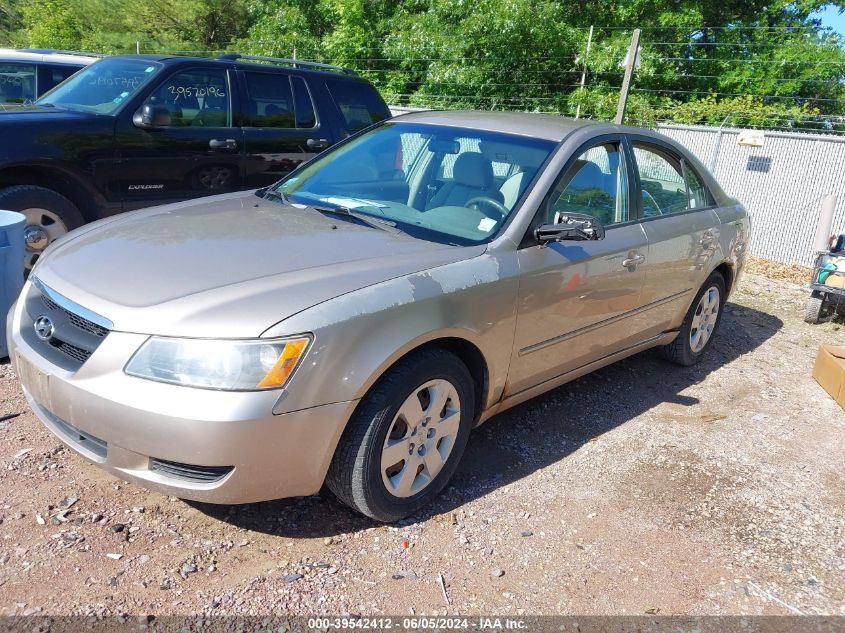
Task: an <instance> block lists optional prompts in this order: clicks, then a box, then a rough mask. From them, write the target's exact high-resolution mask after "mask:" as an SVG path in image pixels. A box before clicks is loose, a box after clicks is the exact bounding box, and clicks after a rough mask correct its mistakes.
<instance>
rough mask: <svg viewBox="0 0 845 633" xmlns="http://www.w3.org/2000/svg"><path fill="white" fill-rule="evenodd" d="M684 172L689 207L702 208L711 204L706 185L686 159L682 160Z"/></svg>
mask: <svg viewBox="0 0 845 633" xmlns="http://www.w3.org/2000/svg"><path fill="white" fill-rule="evenodd" d="M684 174H686V177H687V187H688V188H689V206H690V209H703V208H705V207H709V206H711V205H712V204H713V203H712V202H711V201H710V193H709V192H708V191H707V187H705V186H704V184H703V183H702V182H701V178H699V177H698V174H696V173H695V172H694V171H693V170H692V168H691V167H690V166H689V162H688V161H684Z"/></svg>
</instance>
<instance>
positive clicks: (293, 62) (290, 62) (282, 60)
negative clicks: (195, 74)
mask: <svg viewBox="0 0 845 633" xmlns="http://www.w3.org/2000/svg"><path fill="white" fill-rule="evenodd" d="M217 59H221V60H228V61H237V60H239V59H245V60H251V61H260V62H272V63H274V64H279V65H283V66H293V67H294V68H308V69H312V70H330V71H332V72H336V73H341V74H343V75H352V76H353V77H357V76H358V73H356V72H355V71H354V70H352V69H351V68H344V67H343V66H334V65H333V64H321V63H319V62H309V61H303V60H301V59H288V58H287V57H265V56H263V55H241V54H239V53H226V54H225V55H220V56H219V57H218V58H217Z"/></svg>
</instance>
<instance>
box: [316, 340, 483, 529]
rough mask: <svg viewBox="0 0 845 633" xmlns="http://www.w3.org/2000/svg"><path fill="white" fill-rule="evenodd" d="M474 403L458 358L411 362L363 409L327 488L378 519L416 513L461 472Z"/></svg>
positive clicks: (422, 357) (438, 354) (440, 353)
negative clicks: (457, 470) (460, 467)
mask: <svg viewBox="0 0 845 633" xmlns="http://www.w3.org/2000/svg"><path fill="white" fill-rule="evenodd" d="M409 385H412V387H411V388H409ZM474 402H475V398H474V387H473V381H472V377H471V376H470V374H469V371H468V370H467V368H466V366H465V365H464V364H463V363H462V362H461V360H460V359H459V358H458V357H456V356H455V355H454V354H452V353H450V352H447V351H445V350H440V349H432V350H424V351H421V352H418V353H415V354H413V355H411V356H409V357H407V358H405V359H404V360H402V361H400V362H399V363H398V364H397V365H396V366H395V367H393V369H391V370H390V371H389V372H388V373H387V374H386V375H385V376H383V377H382V378H381V379H380V380H379V382H378V383H376V385H375V386H374V387H373V388H372V389H371V390H370V392H369V393H368V394H367V395H366V396H365V397H364V399H363V400H362V401H361V403H360V404H359V406H358V409H357V410H356V412H355V414H354V416H353V418H352V419H351V420H350V422H349V425H348V426H347V428H346V431H345V432H344V434H343V437H342V438H341V441H340V444H339V445H338V448H337V452H336V453H335V456H334V459H333V460H332V464H331V466H330V467H329V473H328V476H327V479H326V484H327V485H328V487H329V489H330V490H331V491H332V492H333V493H334V494H335V495H336V496H337V497H338V498H339V499H340V500H341V501H342V502H343V503H345V504H347V505H348V506H350V507H352V508H353V509H355V510H357V511H358V512H360V513H362V514H365V515H366V516H368V517H371V518H373V519H376V520H377V521H385V522H390V521H397V520H399V519H401V518H403V517H406V516H408V515H410V514H413V513H414V512H417V511H418V510H420V509H421V508H423V507H424V506H426V505H428V503H430V502H431V501H432V499H433V498H434V497H435V496H436V495H437V494H438V493H439V492H440V491H441V490H442V489H443V487H444V486H445V485H446V483H447V482H448V481H449V479H450V478H451V477H452V474H453V473H454V472H455V469H456V468H457V465H458V462H459V461H460V459H461V455H463V452H464V448H465V447H466V443H467V440H468V439H469V432H470V427H471V426H472V420H473V419H474Z"/></svg>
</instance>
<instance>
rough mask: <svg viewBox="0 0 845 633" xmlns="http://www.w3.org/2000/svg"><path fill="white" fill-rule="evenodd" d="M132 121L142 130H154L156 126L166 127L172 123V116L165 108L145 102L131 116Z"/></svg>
mask: <svg viewBox="0 0 845 633" xmlns="http://www.w3.org/2000/svg"><path fill="white" fill-rule="evenodd" d="M132 123H134V124H135V127H139V128H141V129H142V130H154V129H155V128H158V127H167V126H168V125H170V124H171V123H173V117H172V116H171V114H170V110H168V109H167V108H165V107H162V106H158V105H155V104H152V103H145V104H144V105H142V106H141V109H140V110H138V111H137V112H136V113H135V114H134V116H133V117H132Z"/></svg>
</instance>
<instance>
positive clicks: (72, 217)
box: [0, 185, 85, 274]
mask: <svg viewBox="0 0 845 633" xmlns="http://www.w3.org/2000/svg"><path fill="white" fill-rule="evenodd" d="M0 209H8V210H10V211H17V212H19V213H22V214H23V215H24V217H26V225H25V227H24V240H25V242H26V250H25V252H24V272H25V273H26V274H29V271H30V270H32V267H33V266H34V265H35V262H37V261H38V258H39V257H40V256H41V254H42V253H43V252H44V250H45V249H46V248H47V247H48V246H49V245H50V244H52V243H53V242H55V241H56V240H57V239H59V238H60V237H61V236H62V235H64V234H65V233H67V232H68V231H72V230H73V229H75V228H77V227H80V226H82V225H83V224H85V219H84V218H83V217H82V214H81V213H80V212H79V209H77V208H76V205H74V204H73V203H72V202H71V201H70V200H68V199H67V198H65V197H64V196H63V195H61V194H58V193H56V192H55V191H52V190H51V189H47V188H46V187H37V186H35V185H19V186H16V187H9V188H8V189H3V190H2V191H0Z"/></svg>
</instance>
